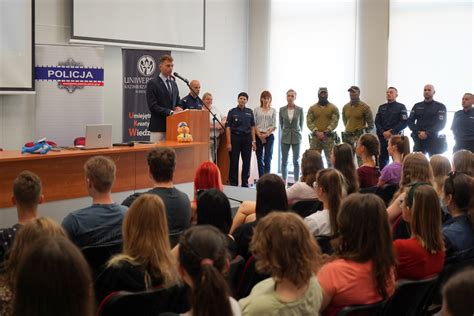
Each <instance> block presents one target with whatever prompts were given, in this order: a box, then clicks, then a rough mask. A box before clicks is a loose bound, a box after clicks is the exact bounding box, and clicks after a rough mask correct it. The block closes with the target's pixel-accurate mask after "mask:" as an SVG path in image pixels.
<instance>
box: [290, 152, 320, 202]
mask: <svg viewBox="0 0 474 316" xmlns="http://www.w3.org/2000/svg"><path fill="white" fill-rule="evenodd" d="M323 168H324V165H323V158H321V154H320V153H319V151H317V150H313V149H308V150H306V151H305V152H304V154H303V158H302V159H301V174H302V176H301V181H298V182H295V183H294V184H293V185H292V186H290V187H289V188H288V189H286V196H287V197H288V204H289V205H291V204H294V203H296V202H298V201H301V200H310V199H316V192H315V191H314V189H313V182H314V180H315V176H316V172H318V171H319V170H321V169H323Z"/></svg>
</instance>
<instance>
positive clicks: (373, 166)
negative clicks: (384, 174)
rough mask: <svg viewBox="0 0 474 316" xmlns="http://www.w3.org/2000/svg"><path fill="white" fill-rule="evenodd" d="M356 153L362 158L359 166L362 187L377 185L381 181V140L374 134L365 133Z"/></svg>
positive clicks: (358, 171)
mask: <svg viewBox="0 0 474 316" xmlns="http://www.w3.org/2000/svg"><path fill="white" fill-rule="evenodd" d="M355 151H356V154H357V156H359V157H360V158H361V159H362V164H361V165H360V167H359V168H357V175H358V176H359V184H360V187H361V188H369V187H373V186H376V185H377V183H378V182H379V177H380V171H379V156H380V142H379V139H378V138H377V136H375V135H374V134H364V135H362V136H361V137H360V138H359V140H358V141H357V147H356V150H355Z"/></svg>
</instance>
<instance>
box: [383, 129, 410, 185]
mask: <svg viewBox="0 0 474 316" xmlns="http://www.w3.org/2000/svg"><path fill="white" fill-rule="evenodd" d="M387 152H388V154H389V155H390V156H391V157H392V162H391V163H389V164H388V165H386V166H385V167H384V168H383V169H382V172H381V173H380V178H379V182H378V183H377V185H378V186H383V185H384V184H399V183H400V178H401V173H402V162H403V159H404V158H405V157H406V156H407V155H408V154H409V153H410V141H409V140H408V137H407V136H403V135H393V136H392V137H390V139H389V141H388V146H387Z"/></svg>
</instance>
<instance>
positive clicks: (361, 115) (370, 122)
mask: <svg viewBox="0 0 474 316" xmlns="http://www.w3.org/2000/svg"><path fill="white" fill-rule="evenodd" d="M347 91H348V92H349V95H350V98H351V101H350V102H349V103H347V104H346V105H344V107H343V108H342V121H343V122H344V126H345V132H342V141H343V142H344V143H347V144H349V145H351V146H352V149H353V150H354V152H355V147H356V145H357V140H358V139H359V137H360V136H361V135H362V134H364V133H370V131H371V130H372V129H373V128H374V118H373V116H372V111H371V110H370V107H369V106H368V105H367V104H366V103H365V102H362V101H361V100H360V89H359V87H357V86H351V87H350V88H349V89H348V90H347ZM357 160H358V162H359V165H360V164H361V161H360V158H359V157H357Z"/></svg>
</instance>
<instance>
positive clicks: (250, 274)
mask: <svg viewBox="0 0 474 316" xmlns="http://www.w3.org/2000/svg"><path fill="white" fill-rule="evenodd" d="M255 261H256V260H255V258H254V256H250V258H249V259H248V260H247V262H246V263H245V267H244V271H243V272H242V277H241V278H240V283H239V288H238V290H237V298H238V299H240V298H242V297H247V296H248V295H249V294H250V291H251V290H252V288H253V287H254V286H255V284H257V283H258V282H260V281H263V280H265V279H266V278H268V277H269V276H268V275H263V274H260V273H258V272H257V270H256V269H255Z"/></svg>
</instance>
